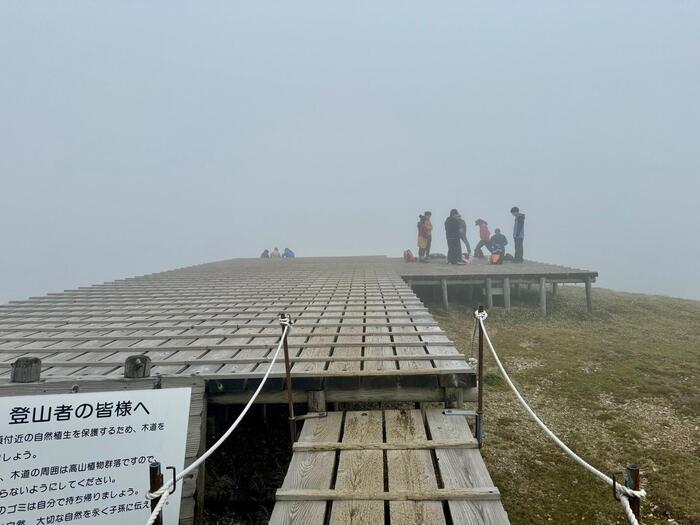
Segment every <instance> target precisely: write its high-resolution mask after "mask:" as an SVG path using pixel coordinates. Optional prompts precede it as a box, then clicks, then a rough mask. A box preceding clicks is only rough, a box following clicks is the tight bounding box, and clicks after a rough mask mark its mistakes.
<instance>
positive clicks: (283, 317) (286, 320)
mask: <svg viewBox="0 0 700 525" xmlns="http://www.w3.org/2000/svg"><path fill="white" fill-rule="evenodd" d="M293 324H294V321H293V320H292V318H291V317H290V316H289V314H280V325H281V326H286V327H288V328H291V327H292V325H293Z"/></svg>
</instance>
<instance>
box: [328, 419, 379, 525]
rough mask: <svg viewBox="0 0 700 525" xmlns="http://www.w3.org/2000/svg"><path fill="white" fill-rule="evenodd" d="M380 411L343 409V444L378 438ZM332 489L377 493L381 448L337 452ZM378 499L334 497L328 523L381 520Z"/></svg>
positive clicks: (361, 442) (337, 524)
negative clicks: (343, 499) (336, 470)
mask: <svg viewBox="0 0 700 525" xmlns="http://www.w3.org/2000/svg"><path fill="white" fill-rule="evenodd" d="M382 430H383V422H382V412H381V411H379V410H373V411H364V412H347V413H346V416H345V427H344V432H343V444H345V445H354V446H357V445H361V444H363V443H364V442H365V441H367V440H370V441H375V442H376V441H381V440H382ZM335 490H336V491H338V492H345V493H353V492H365V493H367V492H369V493H378V492H383V490H384V461H383V454H382V451H381V450H343V451H342V452H341V453H340V460H339V463H338V473H337V476H336V482H335ZM383 521H384V505H383V504H382V502H381V501H369V500H362V499H355V500H353V501H336V502H334V503H333V506H332V508H331V516H330V523H331V525H347V524H353V525H355V524H357V525H360V524H367V525H374V524H377V523H383Z"/></svg>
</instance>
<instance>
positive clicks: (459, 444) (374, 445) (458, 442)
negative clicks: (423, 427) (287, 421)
mask: <svg viewBox="0 0 700 525" xmlns="http://www.w3.org/2000/svg"><path fill="white" fill-rule="evenodd" d="M366 439H370V438H369V437H367V438H366ZM477 447H478V442H477V441H476V439H463V438H461V439H460V438H455V439H439V440H431V439H429V440H427V441H406V442H405V443H384V442H382V441H362V442H358V443H347V442H345V441H343V442H342V443H333V442H330V443H322V442H318V443H305V442H301V441H297V442H296V443H294V445H293V446H292V449H293V450H295V451H301V450H303V451H307V452H308V451H312V450H413V449H415V450H421V449H428V450H431V449H435V448H457V449H459V448H477Z"/></svg>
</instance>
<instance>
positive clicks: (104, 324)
mask: <svg viewBox="0 0 700 525" xmlns="http://www.w3.org/2000/svg"><path fill="white" fill-rule="evenodd" d="M532 264H536V263H532ZM510 266H512V268H509V267H508V266H507V265H504V266H502V267H488V266H484V267H483V268H481V267H478V266H477V265H472V266H470V267H449V266H447V265H445V264H440V263H439V262H435V263H430V264H405V263H403V262H399V261H396V260H392V259H388V258H386V257H342V258H309V259H292V260H275V259H272V260H260V259H237V260H230V261H222V262H217V263H210V264H204V265H199V266H192V267H188V268H181V269H178V270H173V271H169V272H163V273H156V274H151V275H145V276H142V277H136V278H131V279H125V280H120V281H115V282H111V283H105V284H101V285H96V286H91V287H86V288H80V289H77V290H70V291H66V292H63V293H57V294H49V295H47V296H44V297H37V298H31V299H29V300H26V301H18V302H13V303H11V304H9V305H5V306H0V395H3V396H8V395H32V394H39V393H67V392H75V391H98V390H105V391H106V390H119V389H133V388H158V387H162V388H170V387H175V386H183V385H188V386H191V387H192V407H193V408H192V413H191V417H190V427H189V431H188V445H187V462H190V461H192V460H193V458H194V457H195V456H196V455H197V454H199V453H201V452H202V447H203V446H204V443H205V437H206V432H205V430H206V425H205V422H206V413H207V405H208V404H211V403H224V404H230V403H241V402H246V401H247V400H248V399H249V398H250V395H251V390H253V389H255V388H256V387H257V386H258V385H259V382H260V379H261V378H262V376H263V375H264V373H265V371H266V370H267V368H268V367H269V364H270V359H271V356H272V354H273V353H274V351H275V349H276V347H277V345H278V342H279V337H280V335H281V332H282V329H281V327H280V325H279V321H278V316H279V314H280V313H282V312H285V313H287V314H289V315H290V316H291V317H292V318H293V319H294V320H295V322H296V324H295V325H294V326H293V328H292V331H291V334H290V338H289V346H290V356H291V365H292V366H291V375H292V381H291V387H292V396H293V399H294V401H295V402H297V403H308V405H309V409H310V410H312V411H313V410H316V411H321V410H325V402H326V401H328V402H358V401H359V402H365V401H372V402H380V401H392V402H396V401H406V402H436V401H437V402H444V403H445V405H446V406H461V404H462V401H463V399H464V398H465V395H466V394H468V393H470V392H471V391H472V390H473V388H474V387H475V386H476V377H475V370H474V369H473V368H472V367H471V366H470V365H468V364H467V362H466V361H465V359H464V357H463V356H462V355H461V354H460V352H459V351H458V350H457V349H456V348H455V345H454V344H453V343H452V342H451V341H450V340H449V338H448V337H447V336H446V334H445V333H444V332H443V331H442V330H441V329H440V327H439V326H438V325H437V323H436V322H435V320H434V319H433V317H432V316H431V314H430V312H429V311H428V310H427V308H426V307H425V306H424V305H423V304H422V303H421V301H420V300H419V299H418V298H417V297H416V295H415V294H414V293H413V291H412V289H411V285H416V284H427V283H430V282H432V281H431V280H437V282H439V283H445V282H446V280H450V282H454V283H465V282H467V283H472V284H474V283H485V285H486V286H487V287H489V286H490V288H489V289H490V292H491V295H490V297H491V296H492V294H493V293H494V290H495V289H496V285H494V283H496V284H497V282H498V279H504V278H511V279H513V281H511V282H510V284H517V283H518V282H519V281H518V280H519V279H529V278H536V279H537V280H538V281H537V282H539V283H541V286H542V283H544V282H546V279H548V278H558V279H560V281H559V282H564V280H565V279H588V286H590V281H591V279H592V278H593V277H592V276H591V274H590V272H588V274H587V276H586V275H584V274H585V272H584V273H582V274H576V275H574V273H572V272H571V271H569V270H570V269H560V271H559V273H558V274H557V276H558V277H552V275H553V274H552V273H551V272H552V271H553V270H552V268H542V267H538V268H539V271H540V272H545V271H546V272H550V273H537V272H536V271H535V270H536V269H537V268H534V269H532V268H533V267H532V265H531V263H526V264H524V265H510ZM531 269H532V271H531ZM525 270H527V272H529V273H527V272H526V273H523V272H524V271H525ZM509 271H511V272H514V271H519V272H521V273H519V274H517V273H510V274H507V272H509ZM479 272H481V273H479ZM493 272H506V274H507V277H504V276H505V275H506V274H503V275H500V274H499V275H497V274H495V273H493ZM533 272H534V273H533ZM543 275H546V276H548V277H546V276H544V277H543ZM533 276H534V277H533ZM543 279H544V281H543ZM490 280H491V281H490ZM407 281H408V282H407ZM522 282H526V281H522ZM489 283H490V284H489ZM510 284H508V281H506V282H505V283H502V284H501V287H502V290H505V289H508V290H510ZM443 288H444V289H445V290H446V285H445V284H443ZM504 293H505V292H504ZM445 299H446V297H445ZM134 355H145V356H148V357H149V358H150V360H151V362H152V370H151V376H150V377H147V378H143V379H126V378H124V363H125V360H126V359H127V358H128V357H129V356H134ZM21 357H38V358H40V359H41V361H42V371H41V380H40V381H39V382H35V383H24V384H19V383H12V382H11V373H10V371H11V367H12V364H13V363H14V362H15V361H16V360H17V359H18V358H21ZM285 386H286V385H285V374H284V364H283V362H282V360H280V361H279V362H278V363H277V364H275V366H274V368H273V370H272V374H271V375H270V379H269V380H268V381H267V383H266V384H265V389H264V390H263V392H262V393H261V395H260V396H259V398H258V402H260V403H278V402H284V401H285V394H286V390H285ZM281 438H282V437H281ZM285 438H286V436H285ZM277 497H278V503H277V505H276V507H275V510H274V515H273V519H272V522H273V523H304V524H312V525H313V524H315V523H325V521H324V520H326V519H328V522H329V523H332V524H346V523H367V524H370V523H371V524H374V523H385V524H387V523H391V524H418V523H426V524H428V523H465V524H506V523H508V518H507V515H506V514H505V511H504V510H503V507H502V505H501V503H500V500H499V495H498V491H497V490H496V489H495V488H494V487H493V483H492V481H491V479H490V477H489V475H488V472H487V471H486V467H485V466H484V463H483V461H482V459H481V456H480V454H479V451H478V449H476V448H475V443H474V440H473V439H472V437H471V433H470V431H469V427H468V425H467V423H466V419H465V417H464V416H446V415H444V414H443V413H442V411H441V410H437V409H435V410H428V411H426V412H420V411H417V410H408V411H400V410H384V411H381V410H377V411H368V412H337V411H336V412H328V415H327V416H326V417H324V418H319V419H309V420H306V421H305V423H304V426H303V429H302V433H301V438H300V441H299V442H298V443H297V444H296V445H295V452H294V455H293V458H292V462H291V464H290V466H289V472H288V474H287V477H286V479H285V481H284V485H283V486H282V488H281V489H280V491H279V492H278V495H277ZM183 498H184V499H183V507H182V508H183V511H182V515H181V523H182V524H189V523H192V522H193V520H194V516H195V498H196V499H197V501H198V508H201V504H202V501H203V470H202V469H200V471H199V473H198V475H193V476H191V477H190V478H189V479H187V480H185V492H184V493H183Z"/></svg>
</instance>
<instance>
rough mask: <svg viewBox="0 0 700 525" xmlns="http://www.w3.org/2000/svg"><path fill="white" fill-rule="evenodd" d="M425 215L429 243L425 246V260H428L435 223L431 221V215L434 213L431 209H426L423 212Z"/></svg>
mask: <svg viewBox="0 0 700 525" xmlns="http://www.w3.org/2000/svg"><path fill="white" fill-rule="evenodd" d="M423 216H424V217H425V228H426V231H427V232H428V237H427V238H428V244H427V245H426V247H425V261H426V262H427V261H428V258H429V257H430V245H431V244H433V223H432V222H431V221H430V217H432V216H433V214H432V213H431V212H429V211H425V212H423Z"/></svg>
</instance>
